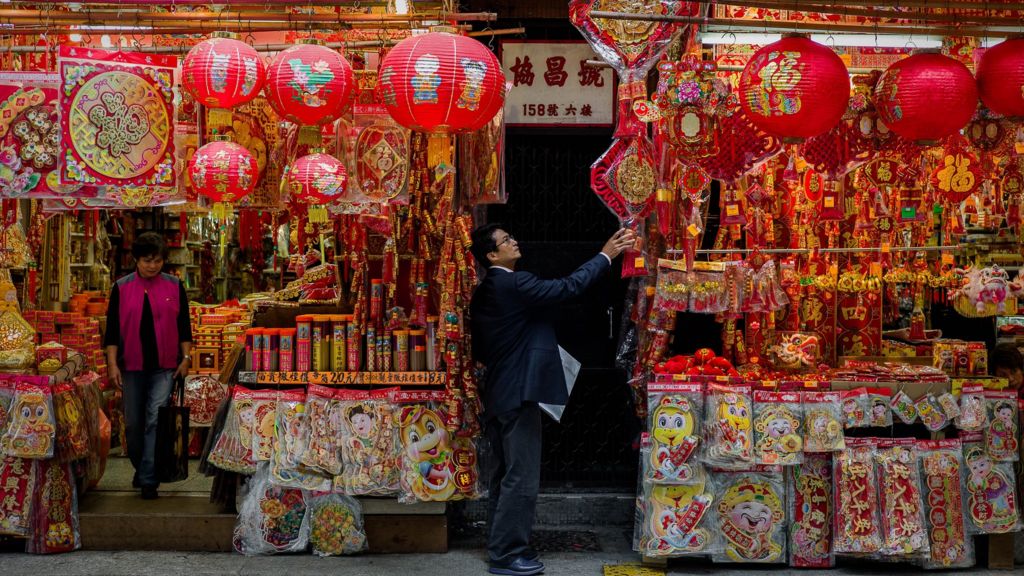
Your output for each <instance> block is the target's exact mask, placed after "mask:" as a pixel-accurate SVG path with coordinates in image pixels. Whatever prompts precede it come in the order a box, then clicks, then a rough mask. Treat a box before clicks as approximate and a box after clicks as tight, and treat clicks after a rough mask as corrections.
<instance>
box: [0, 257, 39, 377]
mask: <svg viewBox="0 0 1024 576" xmlns="http://www.w3.org/2000/svg"><path fill="white" fill-rule="evenodd" d="M35 340H36V331H35V328H33V327H32V325H31V324H29V323H28V322H27V321H26V320H25V319H24V318H23V317H22V316H21V310H20V309H19V307H18V291H17V290H16V289H15V288H14V282H12V281H11V273H10V271H8V270H3V269H0V371H3V372H23V371H28V370H31V369H32V366H33V364H34V363H35V360H36V345H35Z"/></svg>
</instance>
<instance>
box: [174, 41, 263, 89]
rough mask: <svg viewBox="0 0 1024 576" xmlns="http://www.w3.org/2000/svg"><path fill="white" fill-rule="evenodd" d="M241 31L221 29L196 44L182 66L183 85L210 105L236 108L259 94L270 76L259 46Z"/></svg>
mask: <svg viewBox="0 0 1024 576" xmlns="http://www.w3.org/2000/svg"><path fill="white" fill-rule="evenodd" d="M237 37H238V35H237V34H231V33H228V32H217V33H215V34H214V35H213V36H212V37H211V38H208V39H206V40H203V41H202V42H200V43H199V44H196V45H195V46H194V47H193V48H192V49H191V50H189V52H188V55H187V56H185V63H184V65H183V66H182V81H181V83H182V85H183V86H184V87H185V89H186V90H188V92H189V93H190V94H192V96H193V97H194V98H195V99H196V101H197V102H199V103H201V104H202V105H203V106H207V107H209V108H234V107H236V106H241V105H242V104H245V103H246V102H249V101H250V100H252V99H253V98H255V97H256V96H257V95H258V94H259V93H260V89H262V88H263V82H264V80H266V75H267V72H266V68H265V67H264V65H263V60H262V59H260V55H259V54H258V53H257V52H256V50H255V49H254V48H253V47H252V46H249V45H248V44H246V43H245V42H241V41H239V40H237Z"/></svg>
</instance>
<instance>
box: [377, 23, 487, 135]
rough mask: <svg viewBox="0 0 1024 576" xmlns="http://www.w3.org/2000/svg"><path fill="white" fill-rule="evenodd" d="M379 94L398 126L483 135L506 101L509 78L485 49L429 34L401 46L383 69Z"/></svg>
mask: <svg viewBox="0 0 1024 576" xmlns="http://www.w3.org/2000/svg"><path fill="white" fill-rule="evenodd" d="M377 95H378V97H379V98H380V101H381V102H383V103H384V106H385V107H387V110H388V113H389V114H391V117H392V118H394V119H395V121H396V122H398V123H399V124H401V125H402V126H405V127H406V128H409V129H411V130H416V131H419V132H428V133H434V134H457V133H462V132H472V131H474V130H479V129H480V128H482V127H483V126H484V125H485V124H487V123H488V122H490V121H491V119H492V118H494V115H495V114H497V113H498V111H499V110H501V107H502V105H503V104H504V102H505V76H504V75H503V74H502V71H501V65H500V64H498V59H497V58H496V57H495V56H494V54H493V53H492V52H491V51H490V50H488V49H487V47H486V46H484V45H483V44H481V43H480V42H477V41H476V40H474V39H472V38H468V37H466V36H459V35H457V34H451V33H448V32H430V33H428V34H421V35H418V36H412V37H409V38H406V39H405V40H402V41H401V42H399V43H398V44H397V45H396V46H395V47H394V48H392V49H391V51H390V52H388V54H387V56H385V57H384V60H383V61H382V62H381V65H380V74H379V76H378V82H377Z"/></svg>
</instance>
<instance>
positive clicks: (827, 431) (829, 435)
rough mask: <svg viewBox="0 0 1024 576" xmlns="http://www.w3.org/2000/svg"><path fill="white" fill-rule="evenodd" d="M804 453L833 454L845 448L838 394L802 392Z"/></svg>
mask: <svg viewBox="0 0 1024 576" xmlns="http://www.w3.org/2000/svg"><path fill="white" fill-rule="evenodd" d="M803 403H804V452H835V451H837V450H842V449H843V447H844V446H845V443H844V435H843V414H842V407H841V405H840V393H839V392H804V393H803Z"/></svg>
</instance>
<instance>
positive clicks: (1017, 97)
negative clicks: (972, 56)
mask: <svg viewBox="0 0 1024 576" xmlns="http://www.w3.org/2000/svg"><path fill="white" fill-rule="evenodd" d="M978 92H979V93H980V94H981V101H982V102H984V103H985V106H987V107H988V109H989V110H991V111H993V112H996V113H997V114H1002V115H1004V116H1010V117H1022V116H1024V38H1011V39H1009V40H1006V41H1004V42H1000V43H999V44H996V45H995V46H993V47H991V48H989V49H988V50H986V51H985V53H984V54H983V55H982V56H981V62H979V63H978Z"/></svg>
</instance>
